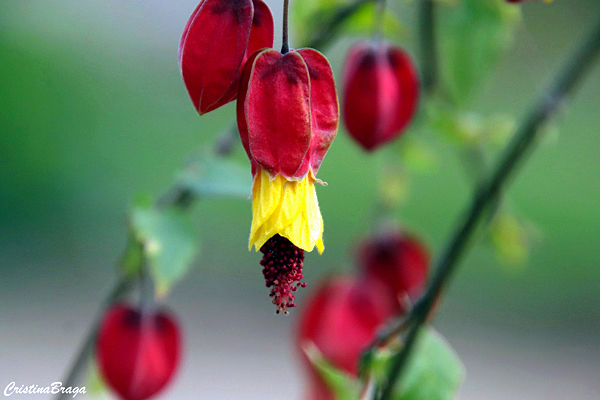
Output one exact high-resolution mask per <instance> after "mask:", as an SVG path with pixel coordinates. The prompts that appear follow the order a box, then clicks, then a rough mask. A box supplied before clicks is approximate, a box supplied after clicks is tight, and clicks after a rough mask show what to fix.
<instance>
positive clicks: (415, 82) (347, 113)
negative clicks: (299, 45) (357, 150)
mask: <svg viewBox="0 0 600 400" xmlns="http://www.w3.org/2000/svg"><path fill="white" fill-rule="evenodd" d="M343 96H344V99H343V103H344V104H343V107H344V112H343V114H344V122H345V124H346V128H347V129H348V133H350V135H351V136H352V138H353V139H354V140H356V141H357V142H358V143H359V144H360V145H361V146H362V147H363V148H364V149H365V150H368V151H370V150H373V149H375V148H376V147H379V146H381V145H383V144H385V143H387V142H389V141H391V140H392V139H394V138H395V137H397V136H398V135H400V133H401V132H402V130H403V129H404V128H406V126H407V125H408V123H409V122H410V121H411V119H412V117H413V116H414V114H415V111H416V109H417V105H418V102H419V79H418V75H417V71H416V69H415V67H414V65H413V62H412V60H411V58H410V56H409V55H408V54H407V53H406V52H405V51H403V50H402V49H400V48H398V47H395V46H393V45H391V44H389V43H386V42H380V41H377V42H373V41H369V42H359V43H356V44H355V45H354V46H352V48H351V49H350V52H349V54H348V58H347V59H346V64H345V67H344V90H343Z"/></svg>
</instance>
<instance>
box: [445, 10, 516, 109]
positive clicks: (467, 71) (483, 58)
mask: <svg viewBox="0 0 600 400" xmlns="http://www.w3.org/2000/svg"><path fill="white" fill-rule="evenodd" d="M440 11H442V10H440ZM439 14H440V16H441V24H440V34H439V38H440V53H441V68H440V71H441V73H442V80H443V84H444V89H445V93H447V94H448V95H449V98H450V100H451V101H453V102H454V103H456V104H464V103H466V102H467V101H468V100H470V98H471V97H472V95H473V94H474V93H475V91H476V90H477V89H478V88H479V87H480V86H481V81H482V80H483V78H485V77H487V76H488V74H489V73H490V72H491V71H492V70H493V69H495V67H496V66H497V65H498V62H499V60H500V57H501V56H502V55H503V54H504V52H505V51H506V50H507V49H508V47H509V46H510V45H511V44H512V39H513V36H514V28H515V27H516V25H517V22H518V21H519V20H520V14H519V8H518V7H513V6H512V5H510V4H508V3H507V2H506V1H505V0H462V1H460V2H457V3H456V4H455V5H453V6H447V7H444V10H443V12H440V13H439Z"/></svg>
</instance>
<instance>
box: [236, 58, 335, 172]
mask: <svg viewBox="0 0 600 400" xmlns="http://www.w3.org/2000/svg"><path fill="white" fill-rule="evenodd" d="M338 114H339V112H338V103H337V93H336V89H335V82H334V79H333V72H332V70H331V66H330V65H329V62H328V61H327V59H326V58H325V56H323V55H322V54H321V53H319V52H318V51H316V50H313V49H300V50H291V51H290V52H288V53H286V54H281V53H280V52H279V51H277V50H274V49H266V50H262V51H260V52H257V53H254V54H253V55H252V56H251V57H250V58H249V59H248V61H247V62H246V66H245V67H244V71H243V74H242V79H241V84H240V90H239V94H238V103H237V121H238V129H239V132H240V137H241V139H242V143H243V145H244V148H245V149H246V152H247V154H248V157H249V158H250V160H251V161H252V164H253V167H254V169H255V167H256V166H257V165H259V166H261V167H262V168H263V169H264V170H265V171H267V172H268V173H269V174H270V175H271V176H275V175H277V174H281V175H283V176H285V177H286V178H288V179H296V180H298V179H302V178H303V177H304V176H306V174H307V173H308V172H309V171H310V170H312V172H313V173H314V174H316V173H317V171H318V169H319V166H320V165H321V162H322V160H323V157H325V153H326V152H327V150H328V149H329V146H331V143H332V141H333V139H334V138H335V135H336V133H337V127H338V120H339V117H338Z"/></svg>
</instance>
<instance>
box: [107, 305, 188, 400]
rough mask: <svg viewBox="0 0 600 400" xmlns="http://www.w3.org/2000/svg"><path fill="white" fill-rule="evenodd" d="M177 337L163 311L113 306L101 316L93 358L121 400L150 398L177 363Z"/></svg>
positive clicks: (164, 381)
mask: <svg viewBox="0 0 600 400" xmlns="http://www.w3.org/2000/svg"><path fill="white" fill-rule="evenodd" d="M179 351H180V335H179V328H178V326H177V323H176V322H175V320H174V318H173V317H172V316H170V315H169V314H167V313H165V312H151V311H140V310H136V309H133V308H131V307H130V306H127V305H123V304H120V305H115V306H113V307H112V308H111V309H110V310H109V311H108V312H107V313H106V314H105V315H104V317H103V319H102V322H101V325H100V332H99V334H98V339H97V347H96V356H97V359H98V364H99V367H100V372H101V374H102V377H103V378H104V380H105V381H106V383H107V384H108V385H109V386H110V387H111V388H112V389H113V390H114V391H116V392H117V393H118V394H119V396H120V397H121V398H122V399H124V400H144V399H147V398H149V397H152V396H154V395H155V394H156V393H158V392H159V391H160V390H162V389H163V387H164V386H165V385H166V384H167V383H168V382H169V381H170V380H171V378H172V376H173V373H174V372H175V369H176V368H177V365H178V362H179Z"/></svg>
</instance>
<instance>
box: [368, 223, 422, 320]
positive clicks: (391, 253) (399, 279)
mask: <svg viewBox="0 0 600 400" xmlns="http://www.w3.org/2000/svg"><path fill="white" fill-rule="evenodd" d="M357 255H358V257H357V259H358V266H359V268H360V272H361V275H362V277H363V279H364V280H376V281H378V282H380V283H382V284H383V286H384V288H385V289H386V290H387V291H388V292H389V294H390V295H391V296H393V297H394V298H396V299H399V300H400V301H401V303H400V305H403V304H402V300H409V301H410V302H411V303H412V302H415V301H416V300H417V299H418V298H419V297H420V296H421V295H422V294H423V292H424V290H425V285H426V283H427V276H428V271H429V259H430V256H429V251H428V250H427V248H426V247H425V245H424V244H423V243H422V242H421V241H420V240H419V239H417V238H416V237H414V236H412V235H409V234H407V233H405V232H403V231H402V230H400V229H399V228H398V227H395V226H394V227H388V228H385V229H382V230H381V231H379V232H378V233H376V234H375V235H373V236H371V237H367V238H365V239H364V240H363V241H362V242H361V244H360V247H359V249H358V254H357ZM402 311H406V310H402Z"/></svg>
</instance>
